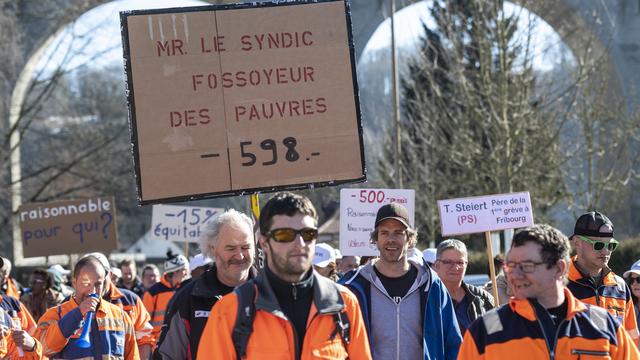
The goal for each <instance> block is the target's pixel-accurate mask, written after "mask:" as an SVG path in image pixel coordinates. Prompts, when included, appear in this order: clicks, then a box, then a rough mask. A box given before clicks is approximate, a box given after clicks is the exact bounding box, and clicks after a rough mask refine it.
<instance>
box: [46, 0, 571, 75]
mask: <svg viewBox="0 0 640 360" xmlns="http://www.w3.org/2000/svg"><path fill="white" fill-rule="evenodd" d="M203 4H205V3H203V2H201V1H195V0H119V1H113V2H110V3H107V4H104V5H101V6H99V7H96V8H94V9H92V10H90V11H89V12H87V13H85V14H84V15H82V16H81V17H80V18H79V19H78V20H77V21H76V22H75V23H73V24H72V25H70V26H68V27H67V28H66V29H65V30H64V31H63V33H62V34H61V35H59V36H58V39H57V40H56V41H54V45H52V46H51V47H50V48H49V49H48V52H47V53H45V56H44V57H43V60H42V61H41V62H40V64H39V68H40V69H45V73H46V70H47V69H55V68H56V67H57V65H58V64H60V63H66V65H65V68H75V67H77V66H80V65H82V64H85V63H87V62H89V63H91V64H92V66H106V65H111V64H114V63H115V64H118V63H119V64H122V44H121V37H120V36H121V35H120V18H119V11H122V10H134V9H151V8H170V7H183V6H195V5H203ZM505 11H506V12H507V13H512V12H522V13H521V15H522V16H520V26H519V27H520V28H526V27H527V26H529V25H532V26H533V33H534V46H535V49H536V51H538V52H539V53H540V54H542V53H545V54H546V55H542V56H536V57H534V59H535V61H534V67H535V68H537V69H538V70H543V71H544V70H550V69H551V68H553V66H554V65H555V64H556V63H557V61H559V60H558V59H559V58H560V57H558V56H557V53H558V51H561V50H562V49H566V47H565V45H564V44H563V43H562V41H561V39H560V38H559V36H558V34H557V33H556V32H555V31H554V30H553V29H552V28H551V27H550V26H549V25H548V24H547V23H546V22H544V21H543V20H542V19H540V18H538V17H537V16H535V15H533V14H531V13H529V12H528V11H526V10H524V9H522V8H520V7H518V6H516V5H513V4H511V3H506V5H505ZM395 20H396V21H395V26H396V42H397V44H398V46H399V47H404V48H410V47H412V46H415V44H417V43H418V40H419V39H420V37H421V35H422V22H423V21H425V22H426V23H427V25H429V24H433V23H434V21H433V19H432V18H431V17H430V16H429V11H428V2H427V1H422V2H420V3H416V4H414V5H411V6H407V7H405V8H403V9H401V10H400V11H398V12H397V13H396V17H395ZM70 34H75V36H71V35H70ZM390 34H391V26H390V21H389V19H387V20H385V21H384V22H383V23H382V24H381V25H380V26H379V27H378V29H377V30H376V31H375V32H374V34H373V36H372V37H371V38H370V39H369V42H368V43H367V46H366V47H365V50H364V53H363V56H362V59H363V60H365V62H366V59H367V53H370V52H372V51H374V50H379V49H383V48H390V46H391V35H390ZM69 47H71V49H72V50H73V52H72V53H79V56H75V57H73V58H65V57H64V56H63V54H65V53H67V51H66V49H68V48H69ZM549 47H551V51H549V52H545V51H544V50H546V49H547V48H549ZM52 55H53V56H52ZM361 64H362V62H361Z"/></svg>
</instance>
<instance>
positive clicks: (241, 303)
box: [231, 281, 256, 360]
mask: <svg viewBox="0 0 640 360" xmlns="http://www.w3.org/2000/svg"><path fill="white" fill-rule="evenodd" d="M234 292H235V293H236V296H237V297H238V310H237V314H236V323H235V324H234V325H233V332H232V333H231V339H232V340H233V346H234V347H235V349H236V357H237V359H238V360H242V358H244V357H245V356H246V355H247V344H249V337H250V336H251V332H252V331H253V319H254V318H255V317H256V304H255V295H256V289H255V285H254V284H253V281H247V282H246V283H244V284H242V285H241V286H239V287H237V288H236V289H235V290H234Z"/></svg>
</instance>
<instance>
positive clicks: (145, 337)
mask: <svg viewBox="0 0 640 360" xmlns="http://www.w3.org/2000/svg"><path fill="white" fill-rule="evenodd" d="M102 298H103V299H106V300H108V301H109V302H110V303H112V304H113V305H116V306H117V307H119V308H121V309H122V310H124V311H125V312H126V313H127V315H129V317H130V318H131V322H133V329H134V330H135V332H136V342H137V343H138V345H139V346H141V345H151V346H153V344H154V339H153V336H152V335H151V331H152V330H153V327H152V326H151V324H150V321H151V316H149V312H148V311H147V309H146V308H145V307H144V304H143V303H142V299H140V297H139V296H138V295H136V293H134V292H133V291H130V290H127V289H120V288H117V287H115V285H113V283H111V282H110V283H109V289H108V290H107V293H106V294H105V295H104V296H103V297H102Z"/></svg>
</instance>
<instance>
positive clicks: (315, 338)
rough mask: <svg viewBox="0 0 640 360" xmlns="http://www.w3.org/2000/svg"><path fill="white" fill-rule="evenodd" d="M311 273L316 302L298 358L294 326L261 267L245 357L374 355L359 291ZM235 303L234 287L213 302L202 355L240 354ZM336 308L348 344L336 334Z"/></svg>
mask: <svg viewBox="0 0 640 360" xmlns="http://www.w3.org/2000/svg"><path fill="white" fill-rule="evenodd" d="M313 276H314V277H315V278H314V279H313V280H314V282H313V284H314V285H313V302H312V303H311V309H310V312H309V318H308V320H307V331H306V333H305V337H304V339H303V345H302V353H301V354H300V356H299V357H296V352H295V346H296V345H295V343H296V339H294V329H293V326H292V324H291V322H290V321H289V320H288V319H287V318H286V317H285V315H284V313H283V312H282V310H281V309H280V306H279V305H278V300H277V299H276V296H275V294H274V292H273V289H272V288H271V285H270V284H269V282H268V280H267V277H266V275H265V274H264V272H262V273H260V274H259V275H258V276H257V277H256V278H255V279H254V280H251V283H253V284H254V286H256V290H257V291H256V294H257V295H256V302H255V306H256V314H255V319H254V321H253V331H252V333H251V336H250V338H249V343H248V344H247V356H246V359H269V360H284V359H287V360H294V359H297V360H309V359H346V358H347V356H348V358H349V359H350V360H359V359H371V352H370V350H369V340H368V339H367V332H366V330H365V328H364V323H363V322H362V313H361V312H360V307H359V306H358V301H357V299H356V298H355V296H354V295H353V294H352V293H351V292H350V291H349V290H348V289H346V288H345V287H343V286H341V285H338V284H335V283H333V282H332V281H331V280H329V279H326V278H324V277H322V276H320V275H318V274H317V273H316V272H315V271H314V273H313ZM237 306H238V297H237V295H236V293H235V292H232V293H230V294H228V295H226V296H224V297H223V298H222V299H221V300H220V301H218V302H217V303H216V305H215V306H214V307H213V309H212V310H211V315H210V316H209V321H207V325H206V326H205V329H204V332H203V333H202V338H201V339H202V340H201V341H200V345H199V347H198V357H197V358H198V359H200V360H208V359H229V360H233V359H236V353H235V348H234V344H233V341H232V338H231V332H232V330H233V328H234V324H235V321H236V314H237ZM337 312H343V313H345V314H346V315H347V316H348V318H349V323H350V327H351V329H350V335H351V339H350V340H351V341H350V343H349V345H348V349H345V348H344V345H343V343H342V339H341V338H340V335H337V334H335V326H336V324H335V321H334V316H333V314H335V313H337ZM205 339H206V341H205Z"/></svg>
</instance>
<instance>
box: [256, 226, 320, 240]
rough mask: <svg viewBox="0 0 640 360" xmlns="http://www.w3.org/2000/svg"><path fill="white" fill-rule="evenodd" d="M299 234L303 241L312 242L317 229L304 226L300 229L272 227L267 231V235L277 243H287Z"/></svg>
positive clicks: (316, 235)
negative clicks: (272, 228)
mask: <svg viewBox="0 0 640 360" xmlns="http://www.w3.org/2000/svg"><path fill="white" fill-rule="evenodd" d="M297 235H300V236H301V237H302V239H303V240H304V242H308V243H309V242H312V241H313V240H315V239H317V238H318V229H311V228H304V229H300V230H296V229H292V228H282V229H274V230H271V231H269V232H268V233H267V237H269V238H271V239H273V240H275V242H279V243H289V242H292V241H293V240H295V239H296V236H297Z"/></svg>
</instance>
